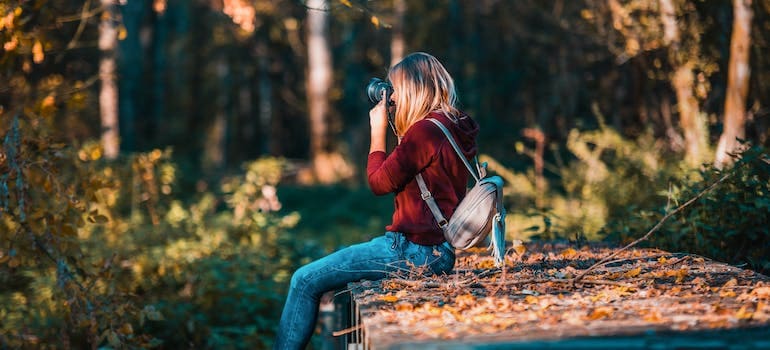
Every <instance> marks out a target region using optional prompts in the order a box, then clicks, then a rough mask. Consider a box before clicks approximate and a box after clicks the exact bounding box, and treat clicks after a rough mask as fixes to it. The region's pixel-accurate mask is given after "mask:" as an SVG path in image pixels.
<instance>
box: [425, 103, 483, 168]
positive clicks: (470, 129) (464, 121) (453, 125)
mask: <svg viewBox="0 0 770 350" xmlns="http://www.w3.org/2000/svg"><path fill="white" fill-rule="evenodd" d="M460 113H461V114H460V115H459V116H457V121H456V122H455V121H453V120H452V119H450V118H449V117H447V116H446V115H444V113H440V112H432V113H431V114H430V117H431V118H435V119H438V120H439V121H440V122H441V123H442V124H444V126H446V128H447V129H449V131H450V132H451V133H452V136H453V137H454V139H455V141H456V142H457V145H458V146H460V149H461V150H462V151H463V154H464V155H465V157H466V158H468V159H470V158H473V157H475V156H476V154H477V152H478V149H477V146H476V136H478V134H479V124H478V123H476V121H475V120H473V118H471V117H470V116H468V115H467V114H465V113H463V112H460Z"/></svg>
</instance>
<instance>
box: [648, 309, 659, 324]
mask: <svg viewBox="0 0 770 350" xmlns="http://www.w3.org/2000/svg"><path fill="white" fill-rule="evenodd" d="M643 319H644V321H645V322H649V323H660V322H663V315H661V314H660V311H658V310H650V311H648V312H646V313H645V315H644V317H643Z"/></svg>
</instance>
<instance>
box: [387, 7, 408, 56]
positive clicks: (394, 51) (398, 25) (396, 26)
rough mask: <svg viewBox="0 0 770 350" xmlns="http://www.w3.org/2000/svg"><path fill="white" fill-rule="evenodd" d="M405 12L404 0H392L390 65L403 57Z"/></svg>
mask: <svg viewBox="0 0 770 350" xmlns="http://www.w3.org/2000/svg"><path fill="white" fill-rule="evenodd" d="M405 13H406V2H405V0H393V29H392V33H393V35H392V37H391V39H390V66H391V67H393V66H394V65H396V63H398V62H400V61H401V59H403V58H404V51H405V50H406V49H405V46H406V45H405V44H404V15H405Z"/></svg>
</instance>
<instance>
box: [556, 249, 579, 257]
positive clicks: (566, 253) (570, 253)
mask: <svg viewBox="0 0 770 350" xmlns="http://www.w3.org/2000/svg"><path fill="white" fill-rule="evenodd" d="M559 255H561V256H562V257H564V258H571V257H573V256H575V255H577V250H575V249H572V248H567V249H564V250H562V251H561V253H559Z"/></svg>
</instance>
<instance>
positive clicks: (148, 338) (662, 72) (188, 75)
mask: <svg viewBox="0 0 770 350" xmlns="http://www.w3.org/2000/svg"><path fill="white" fill-rule="evenodd" d="M0 44H2V48H0V50H2V56H0V142H2V149H1V151H0V238H2V240H1V241H0V347H3V348H5V347H12V348H16V347H36V348H37V347H50V348H84V347H90V348H97V347H111V348H133V347H155V346H159V347H163V348H179V347H192V348H267V347H269V346H270V345H271V342H272V338H273V336H274V332H275V326H276V323H277V318H278V315H279V312H280V309H281V306H282V303H283V298H284V295H285V290H286V286H287V283H288V279H289V277H290V276H291V272H292V271H293V270H294V269H296V268H297V267H298V266H300V265H301V264H303V263H306V262H308V261H310V260H312V259H315V258H318V257H320V256H322V255H324V254H327V253H328V252H330V251H332V250H334V249H337V248H339V247H342V246H345V245H348V244H351V243H354V242H358V241H361V240H365V239H369V238H371V237H374V236H376V235H379V234H381V232H382V231H383V227H384V225H385V224H386V223H387V222H388V220H389V215H390V212H391V210H392V202H391V201H392V198H391V197H375V196H373V195H372V194H371V193H370V192H369V191H368V188H367V186H366V182H365V174H364V173H363V171H362V169H363V168H364V166H365V160H366V152H365V150H366V147H367V144H368V135H369V133H368V114H367V112H368V110H369V108H370V106H371V105H370V104H369V101H368V100H367V98H366V94H365V86H366V84H367V83H368V81H369V79H370V78H371V77H384V76H385V75H386V73H387V69H388V67H389V66H390V65H391V64H392V63H393V62H397V61H398V60H399V59H400V58H401V57H403V56H404V55H405V54H407V53H409V52H413V51H426V52H429V53H431V54H433V55H435V56H437V57H438V58H439V59H440V60H441V61H442V62H444V63H445V65H446V67H447V69H448V70H449V72H450V73H451V74H452V75H453V76H454V78H455V80H456V84H457V89H458V92H459V97H460V101H461V107H462V109H464V110H465V111H466V112H468V113H469V114H470V115H471V116H473V117H474V118H475V119H476V120H477V121H478V122H479V123H480V124H481V133H480V135H479V144H480V149H481V153H482V155H481V160H482V161H485V162H487V163H488V165H489V169H490V170H491V171H493V172H495V173H498V174H500V175H501V176H503V177H504V178H505V180H506V188H505V195H506V197H505V205H506V209H507V210H508V219H507V223H508V231H507V238H508V240H513V239H519V240H524V241H527V240H530V239H548V240H554V239H562V240H570V241H572V242H574V243H575V244H583V243H585V242H587V241H594V240H607V241H610V242H615V243H618V242H627V241H629V240H631V239H634V238H638V237H639V236H641V235H642V234H643V233H644V232H646V231H647V230H648V229H649V228H650V227H652V226H653V225H654V224H655V223H656V222H658V220H660V219H661V218H662V217H663V216H664V215H666V213H668V212H670V211H671V210H672V209H673V208H675V207H676V206H677V205H679V204H681V203H682V202H683V201H686V200H687V199H689V198H691V197H692V196H694V195H695V194H696V193H699V192H700V191H702V190H703V189H704V188H706V187H707V186H708V185H710V184H712V183H714V181H716V179H719V178H723V179H724V180H723V181H722V182H721V183H720V184H719V185H718V186H717V187H715V188H714V189H713V190H712V191H710V192H709V193H708V194H707V195H705V196H704V197H703V198H701V199H700V200H699V201H698V202H697V203H695V204H693V205H692V206H690V207H688V208H687V210H684V211H682V212H681V213H679V214H677V215H676V216H674V217H673V218H672V219H671V220H669V221H668V222H667V223H666V225H664V226H663V227H661V228H660V230H659V231H658V232H656V234H655V235H654V236H653V237H652V239H651V240H650V241H649V242H647V243H648V244H650V245H653V246H657V247H661V248H664V249H669V250H673V251H687V252H692V253H698V254H702V255H705V256H707V257H710V258H713V259H717V260H721V261H725V262H729V263H732V264H739V265H740V266H744V267H746V268H751V269H756V270H758V271H761V272H766V271H768V269H770V260H769V259H768V256H770V255H769V254H768V247H770V239H769V238H770V232H768V230H770V229H769V227H770V222H769V221H770V219H769V218H770V215H769V214H770V196H769V194H770V161H768V157H767V152H766V149H767V148H766V147H767V146H768V144H769V143H770V140H768V136H770V128H769V127H768V125H770V124H769V123H770V107H768V101H770V55H767V53H768V52H770V1H768V0H734V1H727V0H723V1H716V0H715V1H700V0H628V1H621V0H580V1H567V0H544V1H536V2H524V1H500V0H480V1H459V0H431V1H412V2H408V1H405V0H382V1H356V0H328V1H327V0H308V1H306V2H303V1H299V0H273V1H261V0H260V1H254V0H189V1H188V0H152V1H150V0H147V1H139V0H120V1H117V0H59V1H47V0H16V1H13V0H2V1H0ZM390 141H391V144H392V143H393V140H390Z"/></svg>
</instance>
